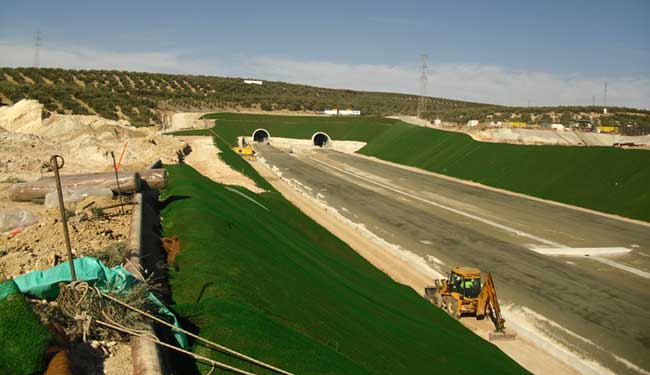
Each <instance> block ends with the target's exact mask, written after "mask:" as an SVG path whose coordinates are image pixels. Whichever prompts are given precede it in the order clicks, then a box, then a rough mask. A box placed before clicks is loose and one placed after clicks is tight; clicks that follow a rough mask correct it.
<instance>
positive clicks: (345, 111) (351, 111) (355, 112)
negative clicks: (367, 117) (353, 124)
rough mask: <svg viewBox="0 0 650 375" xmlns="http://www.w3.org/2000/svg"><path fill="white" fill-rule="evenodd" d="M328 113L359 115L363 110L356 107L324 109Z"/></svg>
mask: <svg viewBox="0 0 650 375" xmlns="http://www.w3.org/2000/svg"><path fill="white" fill-rule="evenodd" d="M323 113H324V114H326V115H337V116H359V115H361V111H358V110H356V109H349V108H348V109H337V108H335V109H326V110H324V111H323Z"/></svg>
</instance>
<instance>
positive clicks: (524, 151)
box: [184, 113, 650, 221]
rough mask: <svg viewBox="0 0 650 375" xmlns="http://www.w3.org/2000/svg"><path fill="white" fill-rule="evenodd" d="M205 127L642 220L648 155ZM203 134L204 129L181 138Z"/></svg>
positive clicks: (464, 139)
mask: <svg viewBox="0 0 650 375" xmlns="http://www.w3.org/2000/svg"><path fill="white" fill-rule="evenodd" d="M206 117H209V118H213V119H216V121H217V123H216V126H215V127H214V128H213V129H214V131H216V132H217V133H218V134H219V135H220V136H221V137H222V138H223V139H224V140H226V141H227V142H232V143H233V144H234V142H235V139H236V137H237V136H241V135H247V136H250V135H251V134H252V132H253V131H254V130H255V129H257V128H264V129H267V130H268V131H269V132H270V133H271V137H273V136H276V137H288V138H311V136H312V134H314V132H316V131H324V132H326V133H327V134H329V136H330V137H332V139H333V140H335V141H336V140H337V139H339V140H355V141H364V142H367V143H368V145H367V146H366V147H364V148H363V149H361V150H360V151H359V152H360V153H362V154H365V155H369V156H375V157H378V158H380V159H384V160H388V161H392V162H396V163H400V164H405V165H410V166H414V167H418V168H422V169H426V170H429V171H432V172H437V173H441V174H445V175H449V176H453V177H458V178H462V179H465V180H470V181H475V182H479V183H482V184H485V185H489V186H494V187H498V188H502V189H506V190H510V191H515V192H519V193H524V194H528V195H532V196H536V197H540V198H544V199H550V200H554V201H557V202H562V203H568V204H572V205H576V206H581V207H585V208H590V209H594V210H598V211H603V212H607V213H613V214H618V215H622V216H627V217H630V218H635V219H640V220H645V221H650V192H648V189H647V186H649V185H650V169H649V168H648V165H650V152H648V151H645V150H625V149H619V148H613V147H575V146H567V147H557V146H522V145H512V144H495V143H483V142H477V141H475V140H473V139H472V138H470V137H469V136H468V135H466V134H461V133H454V132H446V131H441V130H435V129H428V128H422V127H419V126H414V125H409V124H406V123H404V122H401V121H399V120H393V119H386V118H372V117H362V118H342V117H336V118H331V117H330V118H327V117H319V118H314V117H296V116H292V117H282V116H269V115H243V114H229V113H216V114H212V115H207V116H206ZM202 133H203V134H206V135H208V134H209V133H207V132H206V131H204V130H195V131H190V132H185V133H184V134H202Z"/></svg>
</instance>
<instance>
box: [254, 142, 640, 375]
mask: <svg viewBox="0 0 650 375" xmlns="http://www.w3.org/2000/svg"><path fill="white" fill-rule="evenodd" d="M256 147H257V150H258V151H259V154H260V156H261V160H263V161H265V163H266V164H267V165H268V167H269V168H271V169H272V170H273V171H274V172H273V173H270V172H269V171H270V170H268V169H267V171H266V173H265V176H266V177H267V178H269V179H270V180H271V181H274V180H275V181H274V185H275V186H278V180H282V181H284V182H286V183H288V184H290V185H291V186H292V189H296V190H297V191H299V192H300V194H293V196H294V197H302V198H303V199H292V201H293V202H294V204H297V205H298V206H299V207H309V205H312V209H311V213H312V214H313V213H316V214H317V216H315V217H322V216H323V215H325V216H326V215H333V216H332V217H335V218H338V220H340V221H342V222H343V227H347V228H350V229H349V230H348V231H350V230H351V231H354V232H357V233H358V234H359V235H363V234H364V233H365V235H366V236H367V237H368V238H370V239H371V240H372V241H374V242H375V243H379V244H380V245H383V246H382V247H383V249H382V250H381V251H383V252H384V253H385V254H390V256H392V257H394V258H398V259H397V260H386V259H382V258H384V257H383V256H382V255H379V253H378V251H380V250H377V251H374V252H372V251H370V250H365V251H362V252H361V253H362V255H364V256H367V257H369V258H368V259H370V260H373V259H375V260H374V261H373V263H375V264H376V265H377V266H378V267H379V268H380V269H382V270H384V271H385V272H387V273H389V274H390V275H391V276H393V278H395V279H396V280H397V281H400V282H403V283H406V284H407V285H411V286H413V287H414V288H415V289H416V290H418V289H419V291H420V292H422V288H423V287H424V285H425V284H430V283H431V281H432V279H433V278H435V277H440V276H441V275H444V273H445V272H447V271H448V270H449V269H450V268H451V266H453V265H458V264H462V265H469V266H475V267H478V268H480V269H482V270H484V271H490V272H492V273H493V275H495V281H496V284H497V291H498V293H499V297H500V299H501V300H502V304H503V306H504V315H505V318H506V320H507V323H506V324H507V325H508V326H509V327H511V328H512V329H514V330H515V331H517V332H518V334H519V336H520V338H521V339H520V340H522V341H519V342H520V343H522V342H523V343H526V342H531V343H532V346H531V347H530V348H531V350H530V351H528V353H527V354H526V350H524V349H523V348H524V347H525V346H521V345H517V344H511V343H499V344H497V345H499V346H500V347H501V348H502V349H503V350H504V351H506V352H507V353H509V354H510V355H511V356H512V357H513V358H515V359H517V360H519V361H520V362H521V363H522V364H524V365H525V366H528V368H529V369H531V370H533V371H534V372H536V373H537V372H539V373H553V372H554V371H553V372H547V371H546V369H547V368H546V366H547V363H551V362H550V361H548V358H544V356H542V355H540V354H539V353H538V352H537V351H536V349H535V347H537V348H543V349H544V350H547V351H549V353H550V354H551V355H553V356H554V357H556V358H559V359H561V360H562V361H564V362H565V363H571V364H572V365H573V366H574V368H575V369H577V370H578V371H580V372H583V373H607V372H609V371H612V372H615V373H647V371H648V370H649V368H650V363H648V358H647V355H646V354H647V344H646V341H647V340H646V338H647V337H649V336H650V332H649V331H648V326H647V324H646V323H647V314H646V311H648V309H650V305H648V301H650V299H649V298H648V297H649V295H648V292H647V290H648V285H649V282H650V281H649V279H648V276H649V275H650V273H649V271H650V257H649V255H650V230H649V226H648V225H647V224H643V223H635V222H633V221H627V220H618V219H616V218H612V217H607V216H603V215H596V214H593V213H590V212H587V211H585V210H576V209H572V208H568V207H563V206H559V205H554V204H549V203H545V202H543V201H540V200H531V199H528V198H525V197H521V196H516V195H511V194H504V193H500V192H497V191H494V190H490V189H484V188H481V187H479V186H475V185H472V184H464V183H459V182H457V181H453V180H451V179H449V178H441V177H436V176H435V175H433V174H431V173H428V172H427V173H423V172H415V171H413V170H412V169H407V168H400V167H397V166H394V165H388V164H386V163H380V162H377V161H375V160H370V159H368V158H365V157H360V156H357V155H348V154H343V153H338V152H333V151H327V150H314V151H311V152H306V153H302V154H296V153H291V154H290V153H287V152H283V151H281V150H278V149H276V148H274V147H273V146H269V145H257V146H256ZM254 164H255V163H254ZM258 170H260V171H263V170H264V169H263V168H262V166H261V165H258ZM282 190H283V192H285V193H287V192H288V191H289V190H288V189H286V188H285V189H282ZM288 196H290V195H288ZM309 202H311V203H309ZM314 202H317V203H314ZM314 204H317V206H314ZM315 207H319V208H320V209H316V208H315ZM319 212H320V213H321V214H320V215H318V213H319ZM321 220H326V219H321ZM327 220H331V219H327ZM328 228H330V226H328ZM331 228H336V225H332V227H331ZM339 228H340V225H339ZM368 232H369V233H368ZM335 233H337V235H340V236H341V237H342V238H344V239H345V238H346V236H343V235H341V234H340V233H341V232H340V231H338V232H337V231H335ZM348 237H349V236H348ZM360 247H362V246H355V248H360ZM603 247H607V248H612V247H613V248H625V249H628V250H630V251H629V252H628V253H626V254H622V255H616V256H608V255H604V256H598V254H595V253H594V254H590V255H591V256H584V254H583V253H584V252H585V251H583V250H580V249H581V248H603ZM375 248H376V247H375ZM539 248H561V249H562V251H564V252H565V253H566V254H568V255H566V256H561V257H560V256H549V255H545V254H543V251H544V250H539ZM387 249H389V250H391V251H388V252H387ZM531 249H532V250H531ZM536 249H537V250H538V251H537V252H536V251H535V250H536ZM540 251H541V252H540ZM587 252H589V250H587ZM571 254H575V255H574V256H571ZM400 261H401V263H400ZM409 271H410V272H409ZM418 273H419V275H417V274H418ZM416 275H417V276H416ZM621 306H625V308H624V310H625V313H624V314H625V319H621ZM464 323H465V324H467V325H468V326H470V327H471V328H473V329H476V330H477V332H478V333H479V334H485V332H487V330H489V328H490V327H489V323H488V322H485V321H484V322H476V321H471V320H467V319H465V320H464ZM531 359H532V360H531ZM556 363H557V361H556ZM557 365H558V366H563V364H557ZM559 368H561V367H558V369H559ZM560 372H564V371H560Z"/></svg>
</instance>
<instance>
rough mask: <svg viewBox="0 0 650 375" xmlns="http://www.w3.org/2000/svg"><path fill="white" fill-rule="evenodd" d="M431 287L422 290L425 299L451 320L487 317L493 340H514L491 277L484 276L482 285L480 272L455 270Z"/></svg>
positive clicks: (471, 269) (460, 268)
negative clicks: (506, 323) (462, 317)
mask: <svg viewBox="0 0 650 375" xmlns="http://www.w3.org/2000/svg"><path fill="white" fill-rule="evenodd" d="M434 283H435V284H434V285H433V286H428V287H426V288H424V295H425V297H426V298H427V299H428V300H430V301H431V303H433V304H434V305H436V306H438V307H440V308H441V309H443V310H444V311H446V312H447V313H448V314H449V315H450V316H452V317H454V318H456V319H460V318H461V316H476V318H477V319H483V318H485V317H486V316H488V317H490V319H491V320H492V323H494V327H495V332H494V333H491V334H490V340H492V339H498V338H501V339H514V338H515V335H514V334H513V333H506V330H505V329H506V327H505V322H506V321H505V319H503V317H502V316H501V308H500V307H499V300H498V299H497V291H496V289H495V287H494V280H492V275H491V274H490V273H486V274H485V280H484V282H483V284H482V285H481V271H480V270H479V269H477V268H472V267H458V266H456V267H454V268H452V270H451V272H450V273H449V276H448V278H447V279H439V280H435V281H434Z"/></svg>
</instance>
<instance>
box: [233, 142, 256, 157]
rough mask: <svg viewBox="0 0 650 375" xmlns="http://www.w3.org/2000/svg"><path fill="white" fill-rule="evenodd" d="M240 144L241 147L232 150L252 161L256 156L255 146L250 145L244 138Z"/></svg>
mask: <svg viewBox="0 0 650 375" xmlns="http://www.w3.org/2000/svg"><path fill="white" fill-rule="evenodd" d="M238 143H240V145H237V146H235V147H233V148H232V150H233V151H235V152H236V153H237V154H239V155H241V156H242V157H244V158H246V159H251V158H252V157H253V156H254V155H255V150H253V146H251V145H249V144H248V142H246V139H244V137H242V138H241V141H240V142H238Z"/></svg>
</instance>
